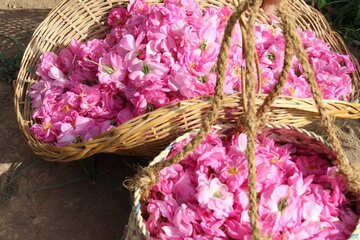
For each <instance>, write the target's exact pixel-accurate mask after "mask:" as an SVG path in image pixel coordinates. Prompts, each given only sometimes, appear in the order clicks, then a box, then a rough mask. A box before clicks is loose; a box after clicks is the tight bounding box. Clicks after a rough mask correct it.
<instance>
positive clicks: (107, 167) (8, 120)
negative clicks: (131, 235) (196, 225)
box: [0, 10, 140, 240]
mask: <svg viewBox="0 0 360 240" xmlns="http://www.w3.org/2000/svg"><path fill="white" fill-rule="evenodd" d="M48 12H49V10H0V19H2V20H3V19H6V21H0V53H2V54H4V55H6V56H8V57H11V56H13V55H14V54H15V53H16V52H17V51H19V50H20V51H23V50H24V48H25V47H26V44H27V43H28V41H29V40H30V38H31V35H32V32H33V31H34V30H35V28H36V26H37V25H38V24H39V23H40V22H41V21H42V19H44V18H45V17H46V15H47V13H48ZM12 98H13V88H12V86H11V85H10V84H8V83H6V82H5V81H3V80H2V79H0V216H1V217H0V239H4V240H15V239H26V240H35V239H36V240H38V239H41V240H43V239H44V240H46V239H52V240H60V239H61V240H62V239H76V240H82V239H84V240H85V239H86V240H95V239H96V240H97V239H106V240H113V239H114V240H116V239H121V237H122V233H123V228H124V226H125V224H126V222H127V219H128V215H129V213H130V207H131V205H130V195H129V192H128V191H127V190H126V189H125V188H124V187H123V185H122V182H123V181H124V180H125V179H126V177H128V176H132V175H133V173H134V168H135V167H134V166H136V165H137V164H138V163H139V162H140V161H139V160H137V159H134V158H126V157H120V156H116V155H99V156H97V161H96V163H97V164H96V167H95V169H96V172H95V178H91V177H90V176H88V175H87V172H91V171H90V169H91V167H89V166H88V167H84V166H85V165H86V163H87V162H83V164H80V163H79V162H73V163H50V162H45V161H43V160H42V159H40V158H39V157H37V156H35V155H34V154H33V153H32V151H31V149H30V148H29V147H28V145H27V143H26V141H25V139H24V137H23V136H22V134H21V132H20V130H19V128H18V126H17V122H16V116H15V112H14V107H13V100H12ZM93 177H94V176H93Z"/></svg>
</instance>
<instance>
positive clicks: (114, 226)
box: [0, 0, 360, 240]
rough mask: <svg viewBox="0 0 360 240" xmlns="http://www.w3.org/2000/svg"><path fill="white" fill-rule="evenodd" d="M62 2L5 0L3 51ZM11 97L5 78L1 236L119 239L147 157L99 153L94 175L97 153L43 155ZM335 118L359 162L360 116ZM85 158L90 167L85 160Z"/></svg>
mask: <svg viewBox="0 0 360 240" xmlns="http://www.w3.org/2000/svg"><path fill="white" fill-rule="evenodd" d="M58 2H59V0H2V1H0V19H1V21H0V52H1V53H3V54H6V55H8V56H11V55H12V54H15V53H16V52H17V51H18V49H20V50H23V49H24V48H25V47H26V44H27V43H28V41H29V39H30V37H31V34H32V32H33V31H34V29H35V28H36V26H37V25H38V24H39V23H40V22H41V21H42V20H43V19H44V18H45V17H46V15H47V13H48V12H49V10H50V8H52V7H54V6H55V4H56V3H58ZM8 36H11V37H12V39H9V38H8ZM14 39H15V40H16V41H14ZM12 99H13V87H12V86H11V85H9V84H7V83H6V82H5V81H2V80H1V79H0V110H1V111H0V240H16V239H26V240H39V239H40V240H46V239H52V240H62V239H70V240H72V239H76V240H82V239H84V240H85V239H86V240H98V239H106V240H117V239H121V237H122V233H123V228H124V226H125V224H126V222H127V219H128V215H129V213H130V206H131V202H130V196H129V193H128V191H127V190H126V189H125V188H124V187H123V185H122V183H123V181H124V180H125V179H126V177H129V176H132V175H133V174H134V169H135V168H136V166H137V165H139V164H141V163H142V164H144V162H143V161H141V160H140V159H135V158H126V157H120V156H116V155H98V156H96V160H95V162H96V167H95V169H96V172H95V173H93V174H90V175H91V176H89V175H87V172H89V169H91V168H90V167H89V166H90V165H91V162H92V161H94V160H91V159H89V160H85V161H82V162H73V163H50V162H46V161H43V160H42V159H41V158H39V157H38V156H35V155H34V154H33V153H32V150H31V149H30V148H29V146H28V145H27V143H26V141H25V139H24V137H23V135H22V134H21V132H20V130H19V128H18V126H17V122H16V114H15V112H14V108H13V101H12ZM337 125H338V126H339V129H338V134H339V136H340V138H341V141H342V142H343V144H344V148H345V150H346V152H347V154H348V156H349V158H350V159H356V161H357V162H356V161H353V164H359V165H360V160H359V158H358V156H359V153H358V149H359V148H360V140H359V138H360V122H359V120H353V121H343V120H342V121H341V120H340V121H338V123H337ZM308 128H309V129H312V130H318V129H319V128H318V126H315V127H314V126H309V127H308ZM85 165H88V167H85V168H83V166H85ZM84 169H86V171H84Z"/></svg>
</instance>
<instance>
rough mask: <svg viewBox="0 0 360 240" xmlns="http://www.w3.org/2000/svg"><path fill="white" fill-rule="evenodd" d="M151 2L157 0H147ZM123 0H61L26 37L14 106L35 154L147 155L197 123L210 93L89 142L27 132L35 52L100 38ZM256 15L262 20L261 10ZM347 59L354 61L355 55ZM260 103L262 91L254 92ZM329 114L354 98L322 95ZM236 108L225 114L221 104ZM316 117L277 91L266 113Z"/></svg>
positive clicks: (312, 109)
mask: <svg viewBox="0 0 360 240" xmlns="http://www.w3.org/2000/svg"><path fill="white" fill-rule="evenodd" d="M151 2H154V3H155V2H160V0H159V1H157V0H154V1H153V0H152V1H151ZM200 2H201V4H202V5H204V6H207V5H212V6H224V5H229V6H234V5H237V4H238V2H239V1H238V0H234V1H231V0H219V1H215V0H206V1H200ZM289 2H290V5H291V8H292V11H293V13H294V15H295V16H296V21H297V25H298V26H299V27H300V28H302V29H312V30H314V31H315V32H316V33H317V35H318V37H320V38H322V39H324V40H325V41H326V42H328V43H329V44H330V45H331V46H332V48H333V49H334V50H335V51H338V52H341V53H346V54H350V53H349V52H348V49H347V48H346V46H345V44H344V42H343V41H342V40H341V38H340V37H339V35H338V34H337V33H334V32H333V31H332V30H331V28H330V27H329V24H328V23H327V22H326V20H325V19H324V17H323V16H322V15H321V14H320V13H319V12H317V11H316V10H315V9H313V8H311V7H309V6H307V5H306V3H305V2H304V1H303V0H294V1H289ZM121 4H125V5H126V4H127V1H126V0H104V1H103V0H64V1H62V2H61V3H60V4H59V5H58V6H57V7H56V8H54V9H53V10H52V11H51V12H50V14H49V15H48V17H47V18H46V19H45V20H44V21H43V22H42V23H41V24H40V26H39V27H38V29H37V30H36V31H35V33H34V35H33V37H32V40H31V42H30V43H29V45H28V47H27V49H26V51H25V54H24V57H23V60H22V64H21V69H20V72H19V75H18V78H17V80H16V82H15V96H14V103H15V110H16V113H17V120H18V123H19V126H20V128H21V130H22V132H23V133H24V135H25V137H26V139H27V141H28V143H29V145H30V146H31V148H32V149H33V151H34V152H35V154H37V155H39V156H41V157H43V158H44V159H46V160H49V161H59V162H66V161H73V160H79V159H84V158H86V157H89V156H91V155H93V154H96V153H100V152H108V153H118V154H125V155H136V156H149V157H153V156H155V155H156V154H158V153H159V152H160V151H161V150H162V149H163V148H164V147H165V146H166V145H167V144H169V142H171V141H172V140H174V139H175V138H176V137H177V136H178V135H181V134H182V133H183V132H185V131H188V130H191V129H195V128H198V127H199V126H200V123H201V120H202V118H203V116H204V115H206V113H207V111H208V109H209V108H210V106H211V98H210V97H205V98H202V99H194V100H188V101H183V102H179V103H175V104H171V105H169V106H166V107H163V108H161V109H157V110H155V111H153V112H149V113H147V114H145V115H142V116H140V117H137V118H135V119H132V120H130V121H128V122H126V123H124V124H122V125H121V126H119V127H117V128H115V129H113V130H111V131H109V132H106V133H104V134H102V135H100V136H98V137H96V138H94V139H92V140H90V141H88V142H85V143H76V144H72V145H70V146H66V147H57V146H55V145H53V144H47V143H43V142H40V141H38V140H36V139H35V138H34V137H33V135H32V134H31V132H30V127H31V125H32V123H33V122H32V117H31V116H32V112H31V105H30V99H29V97H28V91H29V89H30V87H31V85H32V84H33V83H34V82H35V81H36V80H38V77H37V76H36V75H35V71H34V69H35V67H36V65H37V64H38V62H39V58H40V55H41V54H42V53H44V52H46V51H54V52H57V51H58V50H59V49H60V48H63V47H65V46H66V45H67V44H68V43H69V42H70V40H71V39H72V38H74V37H75V38H77V39H79V40H86V39H93V38H102V37H104V36H105V35H106V33H108V30H109V28H108V27H107V26H106V24H105V22H106V17H107V14H108V12H109V10H110V9H111V8H113V7H115V6H117V5H121ZM259 21H261V22H266V21H267V18H266V17H264V15H261V16H260V17H259ZM352 61H353V62H355V63H356V66H358V63H357V61H356V59H355V58H354V57H352ZM352 78H353V90H354V91H353V94H352V96H351V98H350V102H352V101H353V100H356V99H358V97H359V94H360V92H359V79H360V72H359V68H357V70H356V72H355V73H354V74H353V76H352ZM257 99H258V102H259V103H261V102H262V100H263V99H264V95H257ZM241 106H242V103H241V97H239V96H228V97H226V99H225V101H224V107H225V110H223V111H221V112H220V117H219V121H224V122H225V121H226V122H229V121H230V122H232V121H235V119H237V118H238V116H239V115H240V114H242V108H241ZM326 106H327V108H328V110H329V112H330V113H331V114H332V116H336V117H344V118H360V107H359V105H358V104H354V103H347V102H342V101H326ZM232 108H234V109H238V110H237V112H231V114H229V112H228V111H226V109H232ZM318 117H319V115H318V113H317V109H316V106H315V104H314V102H313V100H309V99H298V98H291V97H282V98H279V99H277V100H276V101H275V103H274V105H273V111H272V112H271V113H270V114H269V119H270V120H271V121H273V122H276V123H286V124H292V125H295V126H303V125H305V124H307V123H309V122H312V121H313V120H316V119H317V118H318Z"/></svg>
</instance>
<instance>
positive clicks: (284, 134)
mask: <svg viewBox="0 0 360 240" xmlns="http://www.w3.org/2000/svg"><path fill="white" fill-rule="evenodd" d="M233 127H235V126H231V125H229V124H226V125H215V126H214V127H213V128H214V130H216V131H218V134H219V135H221V131H226V130H227V129H230V128H233ZM197 131H198V130H192V131H191V132H188V133H186V134H184V135H182V136H180V137H178V138H177V139H176V140H175V141H174V142H172V143H171V144H170V145H169V146H168V147H166V149H164V150H163V151H162V152H161V153H160V154H159V155H158V156H157V157H155V158H154V159H153V161H151V163H150V164H149V165H155V164H157V163H159V162H162V161H165V159H167V158H168V157H167V156H168V155H169V153H170V151H171V149H172V147H173V146H174V145H175V144H176V143H178V142H181V141H183V140H184V139H187V138H189V137H194V136H196V134H197ZM261 134H262V135H264V136H266V137H269V138H272V139H274V140H275V141H276V142H278V143H280V144H286V143H291V144H293V145H294V146H295V147H305V149H306V151H307V152H309V153H310V152H313V153H314V154H321V155H323V156H326V157H328V158H329V159H331V158H333V157H334V152H333V151H332V150H331V145H330V144H329V143H328V142H327V141H325V140H324V139H323V138H322V137H321V136H319V135H317V134H315V133H313V132H309V131H307V130H304V129H299V128H296V127H294V126H289V125H278V124H273V123H268V124H266V125H265V128H263V129H262V133H261ZM133 196H134V197H133V203H132V211H131V214H130V217H129V220H128V225H127V227H126V229H125V232H124V239H125V240H145V239H149V232H148V231H147V229H146V225H145V224H144V219H143V217H142V211H141V205H142V203H143V202H142V201H141V192H140V189H136V191H135V192H134V195H133ZM356 200H357V201H360V198H359V199H356ZM349 240H360V221H359V222H358V225H357V227H356V229H355V230H354V232H353V233H352V235H351V236H350V237H349Z"/></svg>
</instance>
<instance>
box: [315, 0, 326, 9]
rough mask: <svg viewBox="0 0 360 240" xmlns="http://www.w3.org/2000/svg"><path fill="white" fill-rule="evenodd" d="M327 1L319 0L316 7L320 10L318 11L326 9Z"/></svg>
mask: <svg viewBox="0 0 360 240" xmlns="http://www.w3.org/2000/svg"><path fill="white" fill-rule="evenodd" d="M326 5H327V4H326V0H317V2H316V7H317V8H318V9H322V8H324V7H326Z"/></svg>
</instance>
